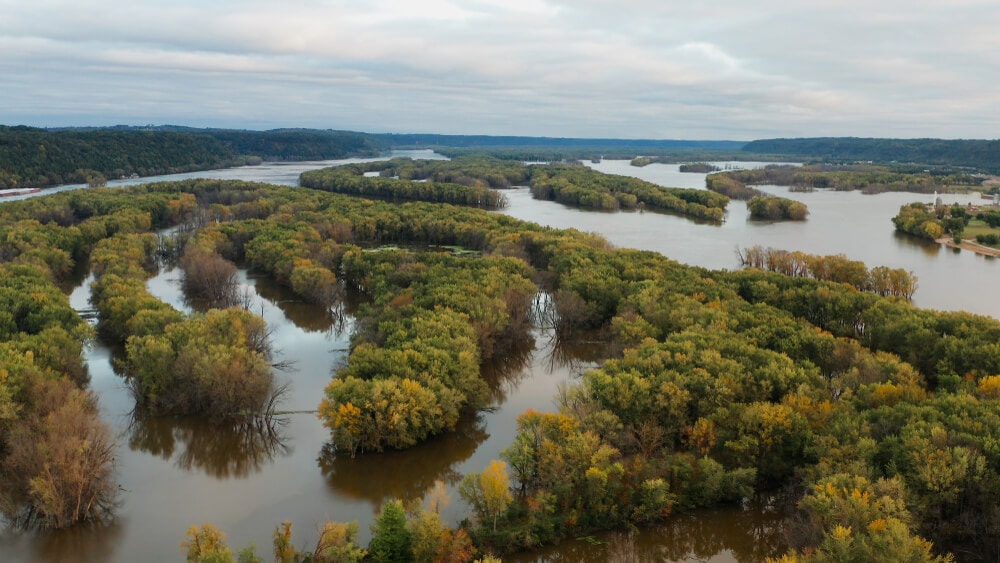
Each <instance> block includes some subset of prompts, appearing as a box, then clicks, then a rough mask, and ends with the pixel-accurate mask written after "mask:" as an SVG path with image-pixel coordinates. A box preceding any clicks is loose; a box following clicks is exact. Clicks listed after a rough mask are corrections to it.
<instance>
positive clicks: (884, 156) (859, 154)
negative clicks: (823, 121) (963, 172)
mask: <svg viewBox="0 0 1000 563" xmlns="http://www.w3.org/2000/svg"><path fill="white" fill-rule="evenodd" d="M742 150H743V151H745V152H750V153H758V154H773V155H787V156H794V157H808V158H815V159H821V160H825V161H828V162H878V163H890V162H893V163H894V162H901V163H919V164H925V165H926V164H931V165H944V166H966V167H972V168H976V169H978V170H982V171H985V172H990V173H996V172H998V171H1000V167H998V166H997V162H1000V141H997V140H975V139H880V138H859V137H816V138H802V139H760V140H757V141H751V142H749V143H747V144H745V145H744V146H743V149H742Z"/></svg>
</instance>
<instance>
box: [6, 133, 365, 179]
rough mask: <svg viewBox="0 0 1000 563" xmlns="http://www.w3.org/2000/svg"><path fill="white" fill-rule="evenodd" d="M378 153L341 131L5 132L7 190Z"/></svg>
mask: <svg viewBox="0 0 1000 563" xmlns="http://www.w3.org/2000/svg"><path fill="white" fill-rule="evenodd" d="M377 150H378V147H377V146H376V144H375V143H374V142H373V141H372V140H371V139H369V138H368V137H367V136H365V135H362V134H360V133H347V132H334V131H305V130H278V131H229V130H216V129H212V130H205V129H186V128H172V129H171V128H162V129H158V128H150V129H138V128H112V129H63V130H45V129H34V128H29V127H5V126H0V188H15V187H32V186H36V187H45V186H53V185H57V184H63V183H92V184H94V183H97V184H99V183H102V181H103V179H105V178H108V179H116V178H122V177H127V176H131V175H132V174H136V175H139V176H152V175H156V174H172V173H177V172H188V171H192V170H207V169H210V168H224V167H227V166H233V165H237V164H244V163H246V162H248V159H247V157H250V156H254V157H256V161H258V162H259V160H260V159H261V158H265V159H277V160H305V159H330V158H343V157H346V156H350V155H371V154H375V153H376V152H377Z"/></svg>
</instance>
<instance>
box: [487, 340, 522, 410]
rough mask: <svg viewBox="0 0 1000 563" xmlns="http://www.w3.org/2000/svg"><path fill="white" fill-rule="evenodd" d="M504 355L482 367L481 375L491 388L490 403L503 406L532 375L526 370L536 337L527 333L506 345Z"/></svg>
mask: <svg viewBox="0 0 1000 563" xmlns="http://www.w3.org/2000/svg"><path fill="white" fill-rule="evenodd" d="M503 349H504V352H505V353H503V354H495V355H494V356H493V357H492V358H490V361H488V362H486V363H485V364H483V365H482V367H481V372H480V373H481V374H482V377H483V379H484V380H485V381H486V384H487V385H488V386H489V388H490V402H491V404H494V405H502V404H504V403H505V402H507V396H508V395H509V394H511V393H514V392H516V391H517V388H518V386H519V385H520V384H521V381H523V380H524V378H525V377H528V376H529V375H531V372H530V371H529V370H526V369H525V368H526V367H527V366H528V363H529V362H530V361H531V358H532V353H533V352H534V350H535V339H534V337H533V336H532V335H531V334H530V333H528V332H525V333H524V334H522V335H519V337H518V338H514V339H512V340H511V341H510V342H507V343H505V344H504V347H503Z"/></svg>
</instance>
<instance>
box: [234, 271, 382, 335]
mask: <svg viewBox="0 0 1000 563" xmlns="http://www.w3.org/2000/svg"><path fill="white" fill-rule="evenodd" d="M249 279H252V280H253V284H254V290H255V291H256V292H257V295H258V296H259V297H261V298H263V299H266V300H267V301H268V302H270V303H271V304H272V305H274V306H276V307H277V308H278V309H280V310H281V312H282V313H283V314H284V316H285V318H286V319H288V320H289V321H291V322H292V323H294V324H295V326H297V327H299V328H300V329H302V330H303V331H305V332H329V333H331V334H332V335H334V336H341V335H343V334H344V333H345V332H346V331H347V330H348V329H349V328H351V320H352V319H351V317H352V316H353V315H354V313H355V311H357V309H358V306H359V305H360V304H361V303H362V302H364V301H365V300H366V297H365V296H364V295H363V294H361V293H360V292H358V291H356V290H353V291H352V290H350V289H348V288H347V287H346V286H345V285H344V283H343V281H339V282H338V290H337V291H338V298H339V299H338V301H337V303H336V304H335V305H334V306H333V307H330V308H327V309H324V308H323V307H318V306H316V305H314V304H312V303H306V302H305V301H303V300H302V299H301V298H300V297H298V296H297V295H295V293H293V292H292V291H291V290H290V289H288V288H287V287H285V286H283V285H281V284H279V283H278V282H276V281H274V280H273V279H271V278H269V277H267V276H258V275H253V276H250V277H249Z"/></svg>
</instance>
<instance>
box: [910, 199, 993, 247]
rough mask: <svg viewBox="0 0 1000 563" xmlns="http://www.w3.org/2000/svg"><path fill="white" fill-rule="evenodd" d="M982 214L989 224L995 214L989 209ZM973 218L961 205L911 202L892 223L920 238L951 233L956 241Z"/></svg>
mask: <svg viewBox="0 0 1000 563" xmlns="http://www.w3.org/2000/svg"><path fill="white" fill-rule="evenodd" d="M982 215H983V217H984V218H985V219H984V222H985V223H987V224H989V221H991V220H992V217H993V215H991V214H990V212H989V211H988V212H986V213H984V214H982ZM971 219H972V216H971V214H970V213H969V211H968V210H967V209H966V208H965V207H962V206H961V205H952V206H950V207H949V206H945V205H937V206H933V205H927V204H924V203H911V204H909V205H904V206H902V207H900V208H899V214H898V215H896V216H895V217H893V218H892V223H893V225H895V226H896V230H897V231H900V232H904V233H907V234H911V235H914V236H917V237H920V238H925V239H930V240H937V239H939V238H941V236H942V235H944V234H945V233H949V234H951V235H952V236H953V237H954V238H955V240H956V241H960V240H961V238H962V233H963V232H964V231H965V227H966V226H968V224H969V221H970V220H971Z"/></svg>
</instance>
